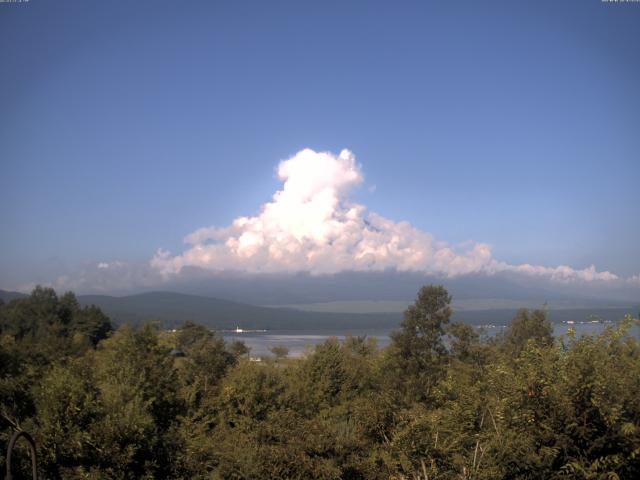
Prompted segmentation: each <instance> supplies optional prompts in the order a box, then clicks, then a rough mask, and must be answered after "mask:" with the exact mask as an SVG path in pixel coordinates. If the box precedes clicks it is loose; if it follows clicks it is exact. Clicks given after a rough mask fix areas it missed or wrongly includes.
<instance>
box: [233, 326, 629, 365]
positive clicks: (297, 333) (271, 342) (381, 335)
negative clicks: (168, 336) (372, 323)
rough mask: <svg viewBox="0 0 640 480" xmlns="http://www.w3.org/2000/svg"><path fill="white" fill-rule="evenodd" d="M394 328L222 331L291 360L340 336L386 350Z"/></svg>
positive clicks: (582, 330)
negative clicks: (279, 349)
mask: <svg viewBox="0 0 640 480" xmlns="http://www.w3.org/2000/svg"><path fill="white" fill-rule="evenodd" d="M606 325H611V324H602V323H575V324H573V325H568V324H566V323H556V324H554V332H553V333H554V335H555V336H560V335H563V334H565V333H567V329H568V328H569V327H573V328H574V329H575V331H576V333H577V334H578V335H583V334H594V333H599V332H601V331H602V330H603V329H604V328H605V326H606ZM483 328H484V331H485V335H487V336H493V335H496V334H497V333H499V332H501V331H502V330H503V329H504V328H505V327H504V326H501V325H489V326H484V327H483ZM391 331H392V329H383V330H376V329H369V330H269V331H266V332H243V333H236V332H230V331H227V332H221V333H222V336H223V337H224V339H225V340H226V341H234V340H240V341H243V342H244V343H245V345H247V347H249V348H250V349H251V353H250V354H251V357H262V356H267V355H271V351H270V349H271V348H272V347H275V346H280V345H281V346H285V347H287V348H288V349H289V356H290V357H300V356H302V355H304V353H305V352H306V351H307V350H308V349H312V348H313V346H314V345H318V344H321V343H323V342H324V341H325V340H327V339H328V338H330V337H336V338H338V340H340V341H343V340H344V339H345V337H347V336H349V335H352V336H364V335H366V336H367V337H373V338H375V339H376V341H377V344H378V347H385V346H387V345H388V344H389V342H390V341H391V339H390V338H389V334H390V333H391ZM632 331H633V334H634V335H635V336H640V329H639V328H638V327H637V326H635V327H633V330H632Z"/></svg>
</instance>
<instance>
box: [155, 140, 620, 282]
mask: <svg viewBox="0 0 640 480" xmlns="http://www.w3.org/2000/svg"><path fill="white" fill-rule="evenodd" d="M277 171H278V178H279V179H280V180H281V181H282V188H281V189H280V190H278V191H277V192H276V193H275V194H274V195H273V197H272V199H271V201H270V202H268V203H266V204H264V205H262V207H261V209H260V212H259V213H258V214H257V215H256V216H252V217H239V218H236V219H235V220H234V221H233V223H232V224H231V225H230V226H228V227H224V228H217V227H207V228H201V229H199V230H196V231H195V232H193V233H191V234H190V235H188V236H187V237H186V238H185V242H186V243H187V244H188V245H189V247H188V248H187V249H186V250H185V251H184V252H183V253H182V254H179V255H172V254H171V253H169V252H167V251H163V250H159V251H158V252H157V254H156V255H155V257H154V258H153V259H152V261H151V265H152V266H153V267H154V268H155V269H157V270H158V271H159V272H160V273H162V274H163V275H164V276H170V275H172V274H176V273H179V272H180V271H181V269H182V268H183V267H186V266H192V267H200V268H203V269H207V270H214V271H220V270H243V271H248V272H256V273H257V272H283V271H284V272H296V271H307V272H311V273H315V274H329V273H336V272H340V271H345V270H355V271H379V270H385V269H396V270H399V271H420V272H425V273H428V274H438V275H444V276H456V275H464V274H469V273H482V272H484V273H488V274H491V273H496V272H504V271H511V272H516V273H523V274H527V275H533V276H543V277H547V278H549V279H551V280H556V281H561V282H567V281H573V280H581V281H605V282H606V281H610V280H617V279H618V277H617V276H616V275H614V274H612V273H610V272H598V271H597V270H596V269H595V267H593V266H591V267H589V268H586V269H584V270H575V269H573V268H571V267H567V266H559V267H544V266H535V265H528V264H525V265H509V264H507V263H505V262H501V261H498V260H496V259H494V258H493V257H492V254H491V249H490V248H489V246H488V245H486V244H482V243H467V244H465V245H464V246H461V247H454V246H451V245H449V244H447V243H446V242H442V241H437V240H436V239H434V238H433V236H432V235H430V234H429V233H426V232H423V231H421V230H418V229H416V228H414V227H413V226H411V225H410V224H409V223H408V222H395V221H393V220H390V219H388V218H385V217H383V216H381V215H378V214H376V213H373V212H371V213H367V212H366V208H365V207H364V206H363V205H359V204H356V203H352V202H351V201H350V200H349V192H350V190H351V189H353V187H355V186H357V185H358V184H360V183H362V181H363V175H362V171H361V167H360V166H359V165H358V164H357V163H356V159H355V157H354V155H353V154H352V153H351V152H350V151H348V150H343V151H342V152H340V154H339V155H334V154H332V153H329V152H315V151H313V150H310V149H305V150H302V151H300V152H298V153H297V154H295V155H294V156H293V157H291V158H289V159H288V160H283V161H282V162H280V164H279V166H278V170H277Z"/></svg>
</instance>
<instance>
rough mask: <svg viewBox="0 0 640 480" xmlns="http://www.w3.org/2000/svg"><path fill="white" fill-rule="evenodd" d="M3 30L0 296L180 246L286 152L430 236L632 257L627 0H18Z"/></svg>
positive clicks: (637, 98) (270, 184)
mask: <svg viewBox="0 0 640 480" xmlns="http://www.w3.org/2000/svg"><path fill="white" fill-rule="evenodd" d="M0 43H1V44H2V49H0V69H1V73H2V88H1V89H0V162H1V164H0V167H1V172H2V174H1V175H0V205H1V207H0V208H1V209H2V224H3V227H2V234H1V235H0V287H9V286H12V285H19V284H23V283H28V282H47V281H50V280H52V279H53V278H55V277H56V276H58V275H61V274H63V273H65V272H67V273H68V272H70V271H73V269H74V268H77V267H79V266H81V265H84V264H87V263H95V262H101V261H113V260H120V261H124V262H148V261H149V260H150V259H151V258H152V257H153V255H154V253H155V251H156V250H157V249H158V248H163V249H167V250H170V251H172V252H175V253H179V252H181V251H183V250H184V248H185V247H184V246H183V238H184V237H185V235H187V234H189V233H191V232H193V231H195V230H196V229H198V228H201V227H207V226H211V225H216V226H226V225H229V224H230V223H231V222H232V221H233V219H234V218H236V217H238V216H240V215H254V214H256V213H257V212H258V210H259V208H260V205H261V204H263V203H265V202H267V201H269V199H270V198H271V195H272V194H273V193H274V192H275V191H276V190H278V188H280V185H281V182H280V181H279V180H278V178H277V177H276V174H275V168H276V166H277V165H278V162H279V161H280V160H283V159H286V158H289V157H291V156H292V155H294V154H295V153H296V152H298V151H300V150H301V149H303V148H311V149H314V150H316V151H332V152H334V153H335V154H338V153H339V152H340V151H341V150H342V149H343V148H348V149H349V150H350V151H352V152H353V154H354V155H355V157H356V158H357V162H358V163H359V164H360V165H361V170H362V174H363V176H364V181H363V182H362V183H360V184H359V185H358V186H357V187H355V189H354V190H353V191H352V193H351V198H352V199H353V201H356V202H358V203H360V204H363V205H366V206H367V207H368V209H369V210H371V211H375V212H377V213H379V214H380V215H383V216H384V217H386V218H390V219H393V220H394V221H400V220H407V221H409V222H411V224H412V225H413V226H414V227H415V228H417V229H419V230H422V231H426V232H430V233H431V234H433V235H434V236H435V237H436V238H437V239H441V240H444V241H447V242H450V243H452V244H456V243H459V242H463V241H467V240H472V241H474V242H481V243H486V244H489V245H490V246H491V248H492V254H493V256H494V257H495V258H497V259H500V260H501V261H504V262H508V263H510V264H521V263H531V264H534V265H546V266H556V265H560V264H567V265H570V266H572V267H574V268H585V267H588V266H589V265H591V264H595V266H596V267H597V269H598V270H609V271H611V272H613V273H616V274H618V275H621V276H630V275H633V274H637V273H638V272H640V247H639V245H640V240H639V238H640V201H639V197H638V188H640V89H639V88H638V85H640V4H633V3H630V4H607V3H601V2H600V1H599V0H581V1H562V2H558V1H557V0H556V1H543V0H539V1H531V2H524V1H500V2H497V1H486V2H477V1H456V2H440V1H434V2H426V1H422V2H304V1H296V2H241V1H234V2H211V1H206V2H205V1H191V2H175V1H174V2H163V1H153V2H147V1H135V2H131V1H129V2H119V1H118V2H104V1H87V0H83V1H66V0H65V1H59V2H53V1H42V0H31V1H29V2H27V3H21V4H0ZM374 185H375V191H372V190H374V188H373V186H374Z"/></svg>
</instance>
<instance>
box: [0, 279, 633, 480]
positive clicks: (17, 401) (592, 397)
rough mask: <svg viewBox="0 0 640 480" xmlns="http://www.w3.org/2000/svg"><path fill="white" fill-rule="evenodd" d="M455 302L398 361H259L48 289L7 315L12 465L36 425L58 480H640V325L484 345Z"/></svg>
mask: <svg viewBox="0 0 640 480" xmlns="http://www.w3.org/2000/svg"><path fill="white" fill-rule="evenodd" d="M450 302H451V297H450V296H449V294H448V292H447V291H446V290H445V289H444V288H442V287H436V286H428V287H424V288H422V289H421V290H420V292H419V293H418V296H417V298H416V301H415V304H414V305H412V306H410V307H409V308H408V309H407V310H406V312H405V314H404V319H403V321H402V324H401V325H400V328H399V329H398V330H397V331H396V332H395V333H394V334H393V335H392V342H391V345H390V346H389V347H388V348H385V349H379V348H377V347H376V345H375V342H373V341H372V340H371V339H369V338H365V337H351V338H348V339H347V340H346V341H345V342H343V343H340V342H338V341H337V340H335V339H329V340H327V341H326V342H325V343H324V344H322V345H319V346H318V347H316V348H315V350H314V351H313V352H311V353H310V354H309V355H308V356H306V357H304V358H302V359H288V358H286V357H285V355H284V353H285V352H278V353H279V355H278V356H277V357H275V358H273V359H268V360H265V361H262V362H252V361H250V359H249V356H248V354H247V353H248V352H247V350H246V349H245V348H243V345H242V344H239V343H234V344H225V343H224V341H223V340H222V339H221V338H220V337H219V336H218V335H216V334H215V333H213V332H211V331H210V330H209V329H207V328H205V327H202V326H199V325H197V324H195V323H191V322H188V323H185V324H184V325H182V327H181V328H180V329H179V330H178V331H177V332H175V333H173V332H167V331H164V330H162V329H160V328H159V326H158V325H157V324H153V323H147V324H144V325H141V326H138V327H135V328H132V327H129V326H122V327H119V328H118V329H117V330H115V331H114V330H113V326H112V324H111V322H110V320H109V319H108V318H107V317H106V316H105V315H104V314H103V313H102V311H101V310H100V309H98V308H97V307H88V306H85V307H82V306H81V305H80V304H79V303H78V301H77V299H76V298H75V296H74V295H73V294H71V293H68V294H65V295H63V296H61V297H58V296H57V295H56V294H55V292H54V291H53V290H50V289H44V288H37V289H36V290H34V291H33V293H32V294H31V295H30V296H29V297H26V298H19V299H14V300H12V301H10V302H8V303H2V302H0V464H1V465H4V462H5V460H6V459H5V457H4V455H5V452H6V447H7V441H8V438H9V436H10V435H11V433H12V432H13V431H15V430H19V429H24V430H26V431H28V432H30V433H31V434H32V436H33V437H34V438H35V440H36V442H37V445H38V464H39V470H40V474H41V476H42V478H51V479H105V478H108V479H141V478H142V479H144V478H146V479H152V478H176V479H271V478H273V479H313V478H316V479H495V478H505V479H513V478H522V479H524V478H527V479H538V478H539V479H547V478H570V479H591V478H620V479H634V478H640V402H639V401H638V394H639V392H640V344H639V342H638V339H637V338H635V337H634V336H633V335H632V334H630V332H629V329H630V328H631V327H632V326H633V324H637V320H636V319H633V318H632V317H631V316H627V317H626V318H625V319H624V320H622V321H620V322H618V323H617V324H615V325H613V326H611V327H609V328H607V329H606V330H605V331H604V332H603V333H602V334H600V335H599V336H584V337H580V338H577V337H576V336H575V335H573V334H572V333H571V332H570V333H569V334H568V335H567V336H566V337H564V338H553V336H552V328H551V325H550V323H549V321H548V319H547V318H546V314H545V312H544V311H540V310H535V311H528V310H522V311H520V312H518V313H517V315H516V316H515V318H514V319H513V321H512V323H511V325H510V327H509V328H508V329H507V331H506V333H505V334H504V335H503V336H499V337H496V338H493V339H490V340H481V339H480V337H479V336H478V334H477V332H476V331H475V330H474V328H473V327H471V326H469V325H465V324H462V323H455V322H451V321H450V317H451V309H450ZM23 448H24V446H23V445H20V448H19V449H18V453H17V464H16V470H15V471H14V474H16V473H19V472H18V471H19V470H20V472H21V473H23V474H24V475H25V476H24V477H18V478H30V477H29V476H28V475H29V474H27V473H26V472H25V470H26V469H27V459H28V458H27V454H26V451H25V450H24V449H23Z"/></svg>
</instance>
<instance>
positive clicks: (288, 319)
mask: <svg viewBox="0 0 640 480" xmlns="http://www.w3.org/2000/svg"><path fill="white" fill-rule="evenodd" d="M24 296H25V295H24V294H22V293H17V292H7V291H3V290H0V299H1V300H3V301H4V302H8V301H11V300H13V299H15V298H21V297H24ZM78 300H79V301H80V303H81V304H83V305H91V304H93V305H97V306H98V307H100V308H101V309H102V310H103V311H104V312H105V313H106V314H107V315H109V317H110V318H111V319H112V320H113V321H114V322H115V323H116V324H122V323H131V324H137V323H140V322H143V321H147V320H159V321H160V322H162V324H163V325H164V326H165V327H167V328H173V327H175V326H178V325H180V324H182V323H183V322H184V321H186V320H192V321H195V322H198V323H202V324H204V325H207V326H209V327H212V328H216V329H234V328H236V327H241V328H244V329H257V328H259V329H268V330H280V329H296V330H322V329H332V330H335V329H354V330H361V329H373V328H395V327H397V326H398V325H399V322H400V320H401V319H402V313H401V311H383V312H373V313H371V312H370V313H352V312H344V313H339V312H327V311H317V310H316V311H312V310H309V308H308V306H305V305H301V306H300V308H306V309H304V310H303V309H299V308H294V307H295V305H291V306H289V307H287V308H282V307H264V306H256V305H249V304H246V303H240V302H233V301H229V300H221V299H218V298H212V297H206V296H198V295H189V294H183V293H175V292H147V293H141V294H136V295H127V296H118V297H116V296H108V295H79V296H78ZM523 303H524V302H523ZM483 306H484V307H485V308H478V309H476V310H473V309H470V306H469V305H465V307H466V308H464V307H463V308H458V309H454V318H453V319H454V320H460V321H465V322H467V323H472V324H505V323H508V322H509V321H510V320H511V319H512V318H513V316H514V315H515V312H516V311H517V308H486V307H487V306H488V307H490V306H491V304H490V303H489V304H486V305H483ZM523 306H529V305H523ZM636 310H637V308H636V309H634V308H633V307H632V306H627V307H624V306H619V305H617V306H596V305H594V306H590V307H581V308H571V307H564V308H553V307H552V308H550V309H549V316H550V319H551V320H552V321H555V322H559V321H566V320H576V321H581V320H587V319H588V318H589V317H590V316H591V315H596V316H598V317H601V318H603V319H609V320H616V319H619V318H622V317H623V316H624V315H625V314H626V313H637V311H636Z"/></svg>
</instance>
